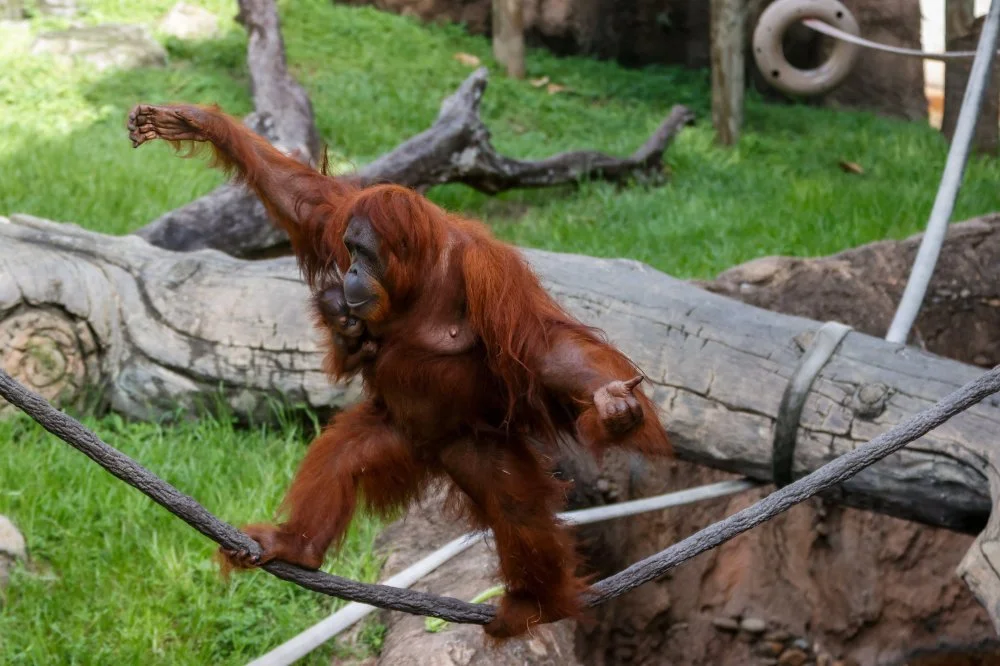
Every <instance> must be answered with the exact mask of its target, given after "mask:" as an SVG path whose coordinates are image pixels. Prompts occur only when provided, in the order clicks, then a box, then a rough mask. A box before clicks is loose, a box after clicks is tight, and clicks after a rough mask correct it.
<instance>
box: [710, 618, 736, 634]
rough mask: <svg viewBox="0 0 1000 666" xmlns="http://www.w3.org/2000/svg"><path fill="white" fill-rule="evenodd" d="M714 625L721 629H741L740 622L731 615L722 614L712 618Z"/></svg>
mask: <svg viewBox="0 0 1000 666" xmlns="http://www.w3.org/2000/svg"><path fill="white" fill-rule="evenodd" d="M712 626H713V627H715V628H716V629H719V630H721V631H733V632H735V631H739V630H740V623H739V622H737V621H736V620H734V619H733V618H731V617H725V616H720V617H717V618H714V619H713V620H712Z"/></svg>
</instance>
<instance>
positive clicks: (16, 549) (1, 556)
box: [0, 515, 28, 588]
mask: <svg viewBox="0 0 1000 666" xmlns="http://www.w3.org/2000/svg"><path fill="white" fill-rule="evenodd" d="M27 558H28V549H27V547H26V546H25V543H24V537H23V536H21V533H20V532H19V531H18V530H17V528H16V527H14V523H12V522H11V521H10V519H9V518H7V517H6V516H2V515H0V588H2V587H4V586H5V585H6V584H7V580H8V579H9V577H10V567H11V565H12V564H13V563H14V562H16V561H17V560H25V559H27Z"/></svg>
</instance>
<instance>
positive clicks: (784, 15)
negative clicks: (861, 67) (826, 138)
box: [753, 0, 861, 97]
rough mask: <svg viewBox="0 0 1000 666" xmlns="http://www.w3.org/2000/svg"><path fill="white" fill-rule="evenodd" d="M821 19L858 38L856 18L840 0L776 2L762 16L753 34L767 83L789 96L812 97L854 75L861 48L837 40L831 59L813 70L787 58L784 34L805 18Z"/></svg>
mask: <svg viewBox="0 0 1000 666" xmlns="http://www.w3.org/2000/svg"><path fill="white" fill-rule="evenodd" d="M809 18H812V19H818V20H820V21H823V22H825V23H828V24H830V25H832V26H835V27H837V28H839V29H841V30H843V31H844V32H848V33H851V34H852V35H856V36H859V35H860V34H861V29H860V28H859V27H858V22H857V20H855V18H854V15H853V14H851V12H850V10H848V9H847V7H845V6H844V5H843V4H841V3H840V2H837V0H776V2H773V3H771V4H770V5H768V7H767V9H765V10H764V11H763V13H761V15H760V20H758V21H757V26H756V27H755V28H754V31H753V57H754V60H755V61H756V62H757V67H758V68H760V71H761V72H762V73H763V74H764V78H766V79H767V81H768V83H770V84H771V85H772V86H774V87H775V88H777V89H778V90H780V91H782V92H784V93H787V94H789V95H800V96H805V97H812V96H815V95H822V94H824V93H827V92H830V91H831V90H833V89H834V88H836V87H837V86H838V85H840V84H841V83H842V82H843V80H844V79H845V78H846V77H847V75H848V74H850V73H851V70H852V69H853V68H854V64H855V62H856V61H857V59H858V54H859V51H860V50H861V47H859V46H857V45H856V44H851V43H849V42H844V41H841V40H836V41H835V43H834V47H833V51H832V52H831V53H830V56H829V57H828V58H827V59H826V61H825V62H823V63H822V64H821V65H819V66H818V67H816V68H814V69H798V68H797V67H793V66H792V65H791V63H789V62H788V59H787V58H785V53H784V49H783V48H782V40H783V38H784V36H785V32H786V31H787V30H788V29H789V28H790V27H791V26H792V25H794V24H795V23H798V22H799V21H801V20H803V19H809Z"/></svg>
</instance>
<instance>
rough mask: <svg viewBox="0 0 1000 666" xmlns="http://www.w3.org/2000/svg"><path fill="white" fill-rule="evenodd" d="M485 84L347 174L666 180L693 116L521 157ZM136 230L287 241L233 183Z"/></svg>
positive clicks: (244, 244) (679, 110)
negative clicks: (491, 111)
mask: <svg viewBox="0 0 1000 666" xmlns="http://www.w3.org/2000/svg"><path fill="white" fill-rule="evenodd" d="M486 84H487V71H486V69H485V68H481V69H479V70H477V71H475V72H473V73H472V74H471V75H470V76H469V78H467V79H466V80H465V82H463V83H462V85H461V86H460V87H459V88H458V90H457V91H455V93H454V94H452V95H451V96H449V97H448V98H446V99H445V100H444V102H442V104H441V111H440V113H439V114H438V117H437V120H436V121H435V122H434V124H433V125H432V126H431V127H430V128H429V129H427V130H426V131H424V132H422V133H420V134H418V135H416V136H414V137H412V138H410V139H408V140H407V141H405V142H404V143H402V144H400V145H399V146H398V147H396V148H395V149H394V150H392V151H390V152H389V153H386V154H385V155H383V156H382V157H380V158H378V159H377V160H375V161H374V162H372V163H370V164H368V165H367V166H365V167H363V168H362V169H360V170H359V171H357V172H356V173H354V174H350V175H347V176H344V177H345V178H351V179H354V180H357V181H360V182H361V183H365V184H371V183H397V184H400V185H405V186H407V187H412V188H414V189H417V190H421V191H423V190H426V189H428V188H430V187H433V186H434V185H441V184H444V183H463V184H465V185H468V186H469V187H472V188H474V189H476V190H479V191H480V192H485V193H487V194H498V193H500V192H504V191H506V190H510V189H515V188H531V187H550V186H554V185H562V184H566V183H575V182H578V181H579V180H581V179H584V178H602V179H605V180H609V181H613V182H623V181H628V180H630V179H635V180H639V181H646V182H661V181H662V180H664V179H665V174H664V171H663V154H664V152H665V151H666V150H667V148H668V147H669V146H670V143H671V142H672V141H673V139H674V137H675V136H676V135H677V134H678V133H679V132H680V131H681V129H683V128H684V127H685V126H687V125H689V124H691V123H692V122H693V121H694V116H693V114H692V113H691V112H690V111H689V110H688V109H687V108H685V107H683V106H680V105H677V106H674V107H673V109H671V111H670V113H669V114H668V115H667V117H666V118H665V119H664V121H663V123H662V124H661V125H660V126H659V127H658V128H657V130H656V131H655V132H654V133H653V135H652V136H650V138H649V139H648V140H647V141H646V143H645V144H643V145H642V146H640V147H639V149H638V150H636V151H635V152H634V153H633V154H632V155H630V156H628V157H621V158H619V157H612V156H610V155H605V154H604V153H600V152H597V151H572V152H565V153H560V154H558V155H553V156H551V157H549V158H546V159H543V160H538V161H529V160H516V159H513V158H510V157H506V156H504V155H501V154H499V153H497V151H496V149H495V148H494V147H493V145H492V143H491V142H490V131H489V129H488V128H487V127H486V125H485V124H483V121H482V119H481V118H480V116H479V105H480V102H481V101H482V97H483V94H484V93H485V91H486ZM261 116H262V117H261V118H258V119H254V120H253V122H255V123H256V124H255V125H251V126H254V127H261V128H262V129H261V130H260V131H259V133H262V134H264V135H265V136H268V137H269V138H271V139H272V140H280V137H281V135H280V134H279V133H278V132H277V129H276V128H275V127H274V125H273V121H272V120H271V118H272V116H271V115H270V114H261ZM265 130H266V131H267V132H268V133H266V134H265V133H264V131H265ZM136 235H138V236H140V237H142V238H144V239H146V240H147V241H149V242H150V243H152V244H154V245H156V246H158V247H163V248H166V249H170V250H176V251H190V250H197V249H205V248H211V249H215V250H220V251H222V252H225V253H227V254H231V255H233V256H252V255H254V254H257V253H260V252H264V251H267V250H268V249H270V248H273V247H274V246H276V245H278V244H280V243H282V242H284V241H285V240H286V237H285V236H284V234H283V233H282V232H279V231H277V230H275V229H274V225H272V224H271V223H270V221H269V219H268V217H267V213H266V211H265V210H264V207H263V205H262V204H261V203H260V202H259V201H258V200H257V199H256V197H254V196H253V195H252V194H250V193H249V191H247V190H246V188H244V187H242V186H239V187H237V186H233V185H223V186H222V187H220V188H218V189H217V190H215V191H214V192H212V193H210V194H208V195H206V196H204V197H202V198H200V199H197V200H195V201H193V202H192V203H190V204H187V205H186V206H182V207H180V208H178V209H176V210H174V211H172V212H170V213H167V214H166V215H164V216H163V217H161V218H159V219H157V220H155V221H154V222H152V223H150V224H149V225H147V226H145V227H143V228H142V229H140V230H139V231H138V232H136Z"/></svg>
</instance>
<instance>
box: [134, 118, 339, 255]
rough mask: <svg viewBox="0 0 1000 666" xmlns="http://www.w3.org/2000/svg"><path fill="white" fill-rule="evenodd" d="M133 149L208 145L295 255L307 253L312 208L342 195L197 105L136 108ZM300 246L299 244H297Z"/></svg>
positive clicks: (307, 168)
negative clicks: (159, 143)
mask: <svg viewBox="0 0 1000 666" xmlns="http://www.w3.org/2000/svg"><path fill="white" fill-rule="evenodd" d="M128 130H129V138H130V139H131V140H132V145H133V147H139V146H141V145H142V144H144V143H146V142H147V141H152V140H154V139H163V140H164V141H168V142H170V143H172V144H174V146H175V147H179V146H180V144H182V143H185V142H188V141H191V142H195V143H208V144H210V145H211V147H212V149H213V151H214V153H215V157H216V165H217V166H220V167H222V168H223V169H224V170H225V171H227V172H229V173H233V172H235V174H236V176H237V180H239V181H241V182H244V183H246V184H247V185H248V186H249V187H250V188H251V189H252V190H253V191H254V193H255V194H257V196H258V197H259V198H260V200H261V201H262V202H263V203H264V206H265V207H266V208H267V210H268V212H269V213H270V214H271V216H272V217H273V218H274V220H275V222H277V223H278V225H279V226H280V227H281V228H283V229H284V230H285V231H286V232H287V233H288V234H289V236H290V237H291V238H292V243H293V245H295V246H296V252H297V253H298V252H308V251H310V250H309V246H310V245H312V244H314V243H315V239H311V238H308V237H309V236H311V235H312V233H313V232H314V231H316V229H315V228H310V224H309V223H310V221H312V222H313V223H314V225H313V226H315V220H312V215H313V213H314V212H315V208H316V206H317V205H319V204H322V203H326V202H330V201H331V200H332V199H334V198H336V197H337V196H338V195H340V194H341V193H342V189H343V187H344V186H343V185H342V184H340V183H338V182H337V181H336V180H334V179H333V178H330V177H328V176H324V175H323V174H321V173H319V172H318V171H316V170H315V169H313V168H311V167H310V166H308V165H306V164H303V163H302V162H299V161H298V160H296V159H294V158H292V157H289V156H287V155H285V154H283V153H282V152H281V151H279V150H278V149H277V148H275V147H274V146H272V145H271V144H270V143H268V142H267V141H266V140H265V139H264V138H263V137H261V136H259V135H257V134H256V133H255V132H253V131H252V130H250V129H249V128H248V127H246V126H244V125H243V124H242V123H241V122H239V121H238V120H237V119H236V118H233V117H232V116H229V115H228V114H226V113H223V112H222V111H220V110H219V109H217V108H214V107H207V106H197V105H189V104H184V105H171V106H153V105H148V104H140V105H138V106H136V107H135V108H133V109H132V111H131V113H129V116H128ZM301 241H304V242H301Z"/></svg>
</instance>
